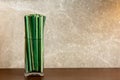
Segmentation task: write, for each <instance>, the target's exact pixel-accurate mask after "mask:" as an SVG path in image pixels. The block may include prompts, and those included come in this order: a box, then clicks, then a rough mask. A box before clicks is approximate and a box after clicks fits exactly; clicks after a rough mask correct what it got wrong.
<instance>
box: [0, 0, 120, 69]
mask: <svg viewBox="0 0 120 80" xmlns="http://www.w3.org/2000/svg"><path fill="white" fill-rule="evenodd" d="M30 13H40V14H44V15H46V16H47V21H46V25H45V67H50V68H53V67H120V0H0V68H21V67H24V19H23V16H24V15H25V14H30Z"/></svg>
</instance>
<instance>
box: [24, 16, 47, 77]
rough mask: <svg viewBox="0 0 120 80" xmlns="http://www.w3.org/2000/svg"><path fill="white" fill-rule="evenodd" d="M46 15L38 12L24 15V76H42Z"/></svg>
mask: <svg viewBox="0 0 120 80" xmlns="http://www.w3.org/2000/svg"><path fill="white" fill-rule="evenodd" d="M45 19H46V17H45V16H43V15H40V14H29V15H25V17H24V20H25V76H30V75H38V76H43V75H44V73H43V69H44V24H45Z"/></svg>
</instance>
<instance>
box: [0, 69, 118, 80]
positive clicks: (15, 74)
mask: <svg viewBox="0 0 120 80" xmlns="http://www.w3.org/2000/svg"><path fill="white" fill-rule="evenodd" d="M44 74H45V75H44V77H27V78H25V77H24V69H0V80H120V69H119V68H53V69H49V68H45V70H44Z"/></svg>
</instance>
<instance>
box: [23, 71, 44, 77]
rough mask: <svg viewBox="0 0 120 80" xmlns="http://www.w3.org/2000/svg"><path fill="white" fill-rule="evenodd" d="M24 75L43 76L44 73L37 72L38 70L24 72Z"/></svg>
mask: <svg viewBox="0 0 120 80" xmlns="http://www.w3.org/2000/svg"><path fill="white" fill-rule="evenodd" d="M24 75H25V77H27V76H44V73H38V72H31V73H25V74H24Z"/></svg>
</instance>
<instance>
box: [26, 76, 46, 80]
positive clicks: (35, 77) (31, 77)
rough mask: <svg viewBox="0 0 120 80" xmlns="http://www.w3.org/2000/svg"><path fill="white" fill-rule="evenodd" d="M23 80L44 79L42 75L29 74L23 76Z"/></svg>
mask: <svg viewBox="0 0 120 80" xmlns="http://www.w3.org/2000/svg"><path fill="white" fill-rule="evenodd" d="M25 80H44V77H39V76H29V77H25Z"/></svg>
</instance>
